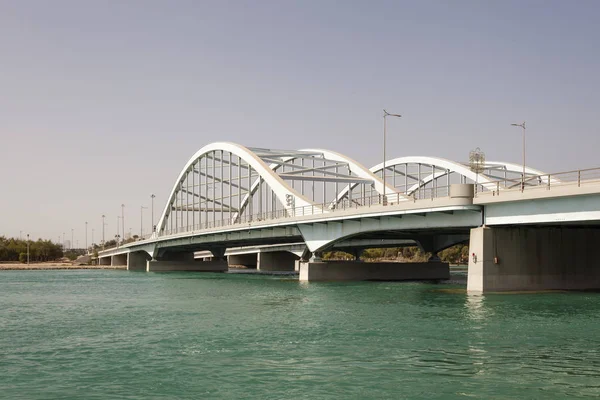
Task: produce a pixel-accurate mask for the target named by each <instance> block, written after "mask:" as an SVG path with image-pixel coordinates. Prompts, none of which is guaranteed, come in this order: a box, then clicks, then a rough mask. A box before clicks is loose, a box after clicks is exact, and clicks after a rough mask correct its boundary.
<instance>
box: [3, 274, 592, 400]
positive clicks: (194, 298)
mask: <svg viewBox="0 0 600 400" xmlns="http://www.w3.org/2000/svg"><path fill="white" fill-rule="evenodd" d="M567 396H571V397H573V398H591V397H598V396H600V294H599V293H542V294H517V295H486V296H468V295H467V294H466V293H465V291H464V287H461V286H453V285H447V284H441V285H434V284H425V283H390V282H384V283H375V282H359V283H311V284H302V283H299V282H298V281H296V280H294V279H292V278H289V277H273V276H248V275H230V274H194V273H186V274H183V273H182V274H180V273H170V274H148V273H143V272H142V273H134V272H125V271H64V272H57V271H7V272H2V273H0V397H1V398H4V399H153V398H157V399H158V398H172V399H199V398H206V399H418V398H428V399H454V398H456V399H462V398H485V399H516V398H519V399H563V398H565V397H567Z"/></svg>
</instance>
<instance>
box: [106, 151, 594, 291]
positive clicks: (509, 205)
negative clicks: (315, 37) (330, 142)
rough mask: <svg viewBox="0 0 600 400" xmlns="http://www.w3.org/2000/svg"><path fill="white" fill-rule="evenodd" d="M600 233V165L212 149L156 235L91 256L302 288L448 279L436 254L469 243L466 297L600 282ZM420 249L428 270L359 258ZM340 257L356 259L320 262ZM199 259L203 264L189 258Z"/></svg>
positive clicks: (174, 197)
mask: <svg viewBox="0 0 600 400" xmlns="http://www.w3.org/2000/svg"><path fill="white" fill-rule="evenodd" d="M523 171H524V173H523ZM599 227H600V169H587V170H578V171H571V172H564V173H558V174H548V173H545V172H543V171H539V170H536V169H533V168H529V167H525V169H523V166H522V165H516V164H512V163H508V162H501V161H498V162H487V163H485V165H484V166H483V167H482V169H481V172H477V173H476V172H473V171H472V170H471V169H470V168H469V167H468V165H465V164H463V163H459V162H454V161H450V160H446V159H442V158H436V157H412V156H409V157H400V158H395V159H392V160H387V161H386V162H385V170H384V167H383V165H382V164H380V165H376V166H374V167H372V168H366V167H365V166H363V165H362V164H360V163H359V162H357V161H355V160H353V159H351V158H349V157H347V156H344V155H342V154H340V153H337V152H334V151H330V150H324V149H313V148H308V149H301V150H276V149H265V148H248V147H244V146H242V145H239V144H234V143H212V144H209V145H207V146H205V147H203V148H201V149H200V150H199V151H197V152H196V153H195V154H194V155H193V156H192V157H191V158H190V159H189V160H188V161H187V162H186V163H185V165H184V167H183V169H182V170H181V172H180V173H179V175H178V176H177V178H176V179H175V182H174V185H173V187H172V188H171V191H170V194H169V197H168V201H167V202H166V205H165V207H164V210H163V211H162V214H161V217H160V219H159V221H158V224H157V225H156V227H155V229H154V232H153V233H152V234H151V235H149V236H147V237H144V238H142V239H141V240H139V241H136V242H132V243H128V244H125V245H122V246H120V247H118V248H113V249H109V250H106V251H103V252H100V254H99V262H100V263H101V264H113V265H127V267H128V269H131V270H136V269H138V270H145V271H224V270H227V268H228V263H227V259H226V258H229V262H230V263H232V264H234V263H238V264H243V265H250V266H253V265H257V266H258V268H259V269H263V270H277V269H279V270H294V268H296V269H298V270H299V276H300V279H301V280H307V281H318V280H356V279H373V280H378V279H383V280H395V279H399V280H401V279H446V278H448V276H449V268H448V265H447V264H445V263H442V262H441V261H440V260H439V258H437V256H436V253H437V252H439V251H441V250H443V249H445V248H447V247H449V246H452V245H455V244H459V243H470V252H471V255H470V257H469V270H468V290H469V291H472V292H484V291H505V290H542V289H587V288H598V287H600V270H599V268H598V265H597V264H598V262H597V261H596V257H595V250H596V249H595V247H596V245H597V244H598V243H600V241H599V240H600V229H598V228H599ZM415 245H416V246H419V247H420V248H421V249H422V250H423V251H424V252H427V253H431V254H432V257H431V258H430V260H429V261H428V262H425V263H389V262H388V263H384V262H380V263H364V262H360V260H359V257H360V253H361V252H362V251H363V250H364V249H366V248H371V247H392V246H393V247H401V246H415ZM336 249H343V250H344V251H347V252H348V253H350V254H352V255H354V257H355V260H344V261H324V260H323V259H322V256H323V253H324V252H326V251H330V250H336ZM200 251H208V252H210V254H212V257H207V258H205V259H204V260H202V261H200V260H197V259H195V257H194V254H197V252H200ZM253 254H258V256H254V257H258V259H256V258H255V259H254V261H253V259H252V257H253V256H252V255H253ZM226 256H227V257H226Z"/></svg>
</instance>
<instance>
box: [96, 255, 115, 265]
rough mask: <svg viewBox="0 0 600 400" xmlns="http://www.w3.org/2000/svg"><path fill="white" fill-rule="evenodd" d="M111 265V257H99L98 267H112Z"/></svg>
mask: <svg viewBox="0 0 600 400" xmlns="http://www.w3.org/2000/svg"><path fill="white" fill-rule="evenodd" d="M111 264H112V258H111V257H99V258H98V265H111Z"/></svg>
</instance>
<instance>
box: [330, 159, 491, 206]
mask: <svg viewBox="0 0 600 400" xmlns="http://www.w3.org/2000/svg"><path fill="white" fill-rule="evenodd" d="M398 164H426V165H434V166H436V167H438V168H444V169H445V170H446V171H450V172H456V173H459V174H461V175H464V176H465V177H467V178H469V179H471V180H473V181H475V180H477V182H478V183H479V184H481V185H483V186H484V187H485V188H486V189H489V190H493V189H494V188H495V187H496V184H495V183H494V182H493V181H492V180H490V179H489V178H487V177H486V176H485V175H482V174H479V176H477V175H478V174H476V173H475V172H473V171H471V170H470V169H469V168H467V167H465V166H464V165H462V164H459V163H457V162H454V161H450V160H447V159H445V158H439V157H427V156H406V157H398V158H393V159H391V160H388V161H386V162H385V167H386V169H387V168H390V167H393V166H395V165H398ZM382 169H383V163H379V164H377V165H375V166H373V167H371V168H370V171H371V172H372V173H377V172H379V171H381V170H382ZM445 174H446V173H445V172H440V173H437V174H436V175H435V178H438V177H440V176H443V175H445ZM431 179H433V177H431ZM421 182H422V183H421V185H423V184H424V183H423V180H422V181H421ZM415 185H417V186H415V188H418V187H419V186H418V184H415ZM352 187H354V186H352ZM349 189H350V188H349V187H348V188H346V189H344V190H343V191H341V192H340V194H339V196H338V201H339V200H341V199H342V198H343V197H344V196H346V193H347V192H348V190H349ZM412 192H414V190H413V188H412V187H411V189H410V190H408V191H407V193H405V196H406V195H410V194H411V193H412Z"/></svg>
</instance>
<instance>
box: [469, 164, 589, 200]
mask: <svg viewBox="0 0 600 400" xmlns="http://www.w3.org/2000/svg"><path fill="white" fill-rule="evenodd" d="M598 183H600V168H588V169H578V170H574V171H567V172H557V173H551V174H542V175H531V176H526V177H525V179H522V178H517V179H503V180H499V181H497V182H495V187H490V184H486V185H485V187H483V185H478V187H477V190H476V191H475V196H476V197H477V196H500V195H501V193H502V192H515V191H520V192H525V191H529V190H535V189H538V190H539V189H546V190H551V189H552V188H553V187H565V186H572V187H573V186H576V187H582V186H589V185H590V184H598Z"/></svg>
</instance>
